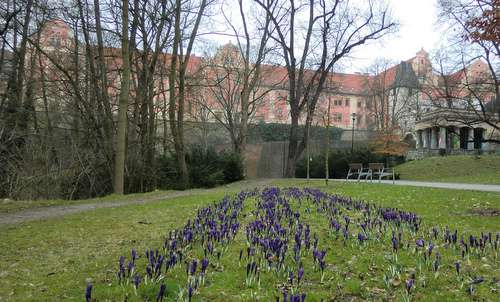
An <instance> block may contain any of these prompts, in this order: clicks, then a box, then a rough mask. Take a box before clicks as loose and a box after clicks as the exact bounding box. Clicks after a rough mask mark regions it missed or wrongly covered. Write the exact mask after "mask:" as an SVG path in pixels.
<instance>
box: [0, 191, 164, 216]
mask: <svg viewBox="0 0 500 302" xmlns="http://www.w3.org/2000/svg"><path fill="white" fill-rule="evenodd" d="M168 192H170V191H154V192H148V193H142V194H129V195H125V196H120V195H115V194H111V195H107V196H104V197H98V198H92V199H81V200H65V199H52V200H13V199H8V198H6V199H2V200H0V213H13V212H18V211H22V210H27V209H34V208H42V207H50V206H63V205H64V206H66V205H76V204H90V203H99V202H121V201H129V200H134V199H138V198H154V197H157V196H161V195H164V194H167V193H168Z"/></svg>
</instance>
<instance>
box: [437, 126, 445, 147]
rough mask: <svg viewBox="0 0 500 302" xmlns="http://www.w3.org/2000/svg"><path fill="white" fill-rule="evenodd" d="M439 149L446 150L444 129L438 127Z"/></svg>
mask: <svg viewBox="0 0 500 302" xmlns="http://www.w3.org/2000/svg"><path fill="white" fill-rule="evenodd" d="M438 144H439V146H438V147H439V149H446V128H445V127H439V140H438Z"/></svg>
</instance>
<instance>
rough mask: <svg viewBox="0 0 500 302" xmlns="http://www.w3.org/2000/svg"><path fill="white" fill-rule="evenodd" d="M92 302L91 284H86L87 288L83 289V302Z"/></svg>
mask: <svg viewBox="0 0 500 302" xmlns="http://www.w3.org/2000/svg"><path fill="white" fill-rule="evenodd" d="M90 301H92V283H90V282H89V283H87V288H85V302H90Z"/></svg>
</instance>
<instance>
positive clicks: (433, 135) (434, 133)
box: [431, 127, 438, 149]
mask: <svg viewBox="0 0 500 302" xmlns="http://www.w3.org/2000/svg"><path fill="white" fill-rule="evenodd" d="M437 148H438V141H437V130H436V127H432V128H431V149H437Z"/></svg>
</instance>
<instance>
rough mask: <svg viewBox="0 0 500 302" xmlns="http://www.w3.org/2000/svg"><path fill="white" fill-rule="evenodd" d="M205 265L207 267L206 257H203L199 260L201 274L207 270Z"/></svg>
mask: <svg viewBox="0 0 500 302" xmlns="http://www.w3.org/2000/svg"><path fill="white" fill-rule="evenodd" d="M207 267H208V259H207V258H203V259H202V260H201V272H202V273H203V274H205V271H206V270H207Z"/></svg>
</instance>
